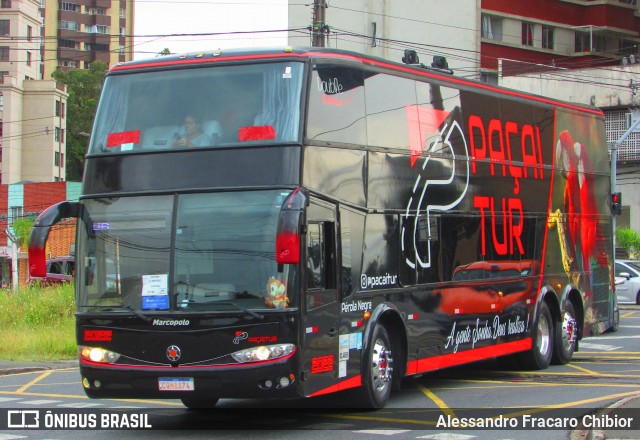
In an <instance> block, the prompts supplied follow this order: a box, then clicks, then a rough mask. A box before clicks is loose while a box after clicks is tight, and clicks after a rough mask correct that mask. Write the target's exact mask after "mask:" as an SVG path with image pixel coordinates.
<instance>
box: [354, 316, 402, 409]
mask: <svg viewBox="0 0 640 440" xmlns="http://www.w3.org/2000/svg"><path fill="white" fill-rule="evenodd" d="M370 342H371V343H370V344H369V347H368V349H367V353H366V355H365V357H364V359H363V362H364V363H363V367H362V386H361V387H360V388H358V390H356V395H355V398H356V403H357V405H358V406H360V407H361V408H371V409H377V408H382V407H384V406H385V404H386V403H387V401H388V400H389V395H390V394H391V385H392V380H393V357H392V350H391V338H390V337H389V333H388V332H387V329H386V328H384V326H382V325H380V324H376V325H375V327H374V329H373V333H372V335H371V341H370Z"/></svg>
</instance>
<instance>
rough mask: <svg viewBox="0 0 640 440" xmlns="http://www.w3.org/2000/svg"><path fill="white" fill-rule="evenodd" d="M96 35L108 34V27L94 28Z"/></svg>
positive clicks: (99, 26)
mask: <svg viewBox="0 0 640 440" xmlns="http://www.w3.org/2000/svg"><path fill="white" fill-rule="evenodd" d="M96 33H98V34H108V33H109V26H104V25H101V24H99V25H97V26H96Z"/></svg>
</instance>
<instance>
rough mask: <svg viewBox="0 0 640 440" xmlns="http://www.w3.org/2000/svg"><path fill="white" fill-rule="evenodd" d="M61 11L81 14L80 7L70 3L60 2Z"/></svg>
mask: <svg viewBox="0 0 640 440" xmlns="http://www.w3.org/2000/svg"><path fill="white" fill-rule="evenodd" d="M60 9H61V10H63V11H71V12H80V5H77V4H75V3H69V2H60Z"/></svg>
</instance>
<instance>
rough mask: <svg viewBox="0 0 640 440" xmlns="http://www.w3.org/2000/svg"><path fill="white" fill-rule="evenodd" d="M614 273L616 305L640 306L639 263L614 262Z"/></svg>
mask: <svg viewBox="0 0 640 440" xmlns="http://www.w3.org/2000/svg"><path fill="white" fill-rule="evenodd" d="M614 272H615V276H616V294H617V295H618V303H620V304H624V303H627V304H628V303H631V304H640V261H635V260H616V263H615V270H614Z"/></svg>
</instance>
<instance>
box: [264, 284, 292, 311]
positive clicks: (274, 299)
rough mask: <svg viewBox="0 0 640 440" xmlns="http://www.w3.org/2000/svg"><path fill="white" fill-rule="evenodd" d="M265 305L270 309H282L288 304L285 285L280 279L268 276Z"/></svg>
mask: <svg viewBox="0 0 640 440" xmlns="http://www.w3.org/2000/svg"><path fill="white" fill-rule="evenodd" d="M264 303H265V305H266V306H267V307H269V308H272V309H276V308H279V309H283V308H285V307H288V306H289V298H288V297H287V287H286V286H285V285H284V283H283V282H282V281H280V280H277V279H275V278H274V277H269V281H267V297H266V298H265V300H264Z"/></svg>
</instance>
